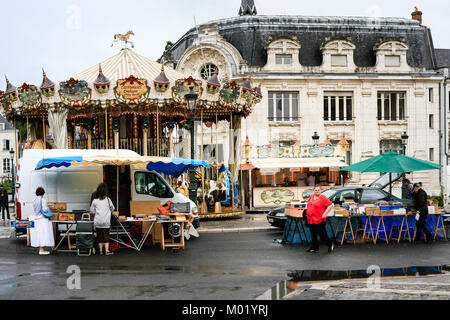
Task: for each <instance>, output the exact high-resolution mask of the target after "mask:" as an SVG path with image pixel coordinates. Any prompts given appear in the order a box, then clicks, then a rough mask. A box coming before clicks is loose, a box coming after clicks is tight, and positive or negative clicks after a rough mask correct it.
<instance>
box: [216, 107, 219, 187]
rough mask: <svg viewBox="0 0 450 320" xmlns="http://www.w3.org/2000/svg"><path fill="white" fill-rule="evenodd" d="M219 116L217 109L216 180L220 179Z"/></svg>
mask: <svg viewBox="0 0 450 320" xmlns="http://www.w3.org/2000/svg"><path fill="white" fill-rule="evenodd" d="M218 131H219V117H218V115H217V111H216V171H217V172H216V180H219V140H218V139H219V134H218V133H219V132H218Z"/></svg>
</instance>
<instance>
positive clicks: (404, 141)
mask: <svg viewBox="0 0 450 320" xmlns="http://www.w3.org/2000/svg"><path fill="white" fill-rule="evenodd" d="M408 139H409V136H408V134H407V133H406V132H403V134H402V146H403V154H404V155H406V145H407V144H408Z"/></svg>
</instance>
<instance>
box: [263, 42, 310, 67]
mask: <svg viewBox="0 0 450 320" xmlns="http://www.w3.org/2000/svg"><path fill="white" fill-rule="evenodd" d="M272 39H273V37H271V38H269V42H268V45H267V47H266V48H267V64H266V65H265V66H264V68H263V70H266V71H271V72H295V71H297V72H300V71H301V69H302V66H301V65H300V61H299V57H298V55H299V52H300V48H301V45H300V43H299V42H298V41H297V39H296V38H281V39H280V38H276V37H275V39H273V40H272Z"/></svg>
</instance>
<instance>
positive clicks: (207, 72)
mask: <svg viewBox="0 0 450 320" xmlns="http://www.w3.org/2000/svg"><path fill="white" fill-rule="evenodd" d="M216 70H218V68H217V66H216V65H214V64H212V63H208V64H206V65H205V66H204V67H203V68H202V69H201V70H200V76H201V77H202V79H203V80H208V79H209V78H211V77H212V76H213V75H214V72H216Z"/></svg>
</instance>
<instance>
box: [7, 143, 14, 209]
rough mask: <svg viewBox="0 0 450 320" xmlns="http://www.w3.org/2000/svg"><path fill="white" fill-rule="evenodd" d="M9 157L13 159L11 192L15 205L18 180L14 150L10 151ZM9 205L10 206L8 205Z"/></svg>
mask: <svg viewBox="0 0 450 320" xmlns="http://www.w3.org/2000/svg"><path fill="white" fill-rule="evenodd" d="M9 156H10V158H11V187H12V188H11V192H12V199H13V202H14V203H15V195H16V179H14V178H15V176H14V149H12V148H11V150H9ZM8 205H9V204H8ZM14 212H16V211H14Z"/></svg>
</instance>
